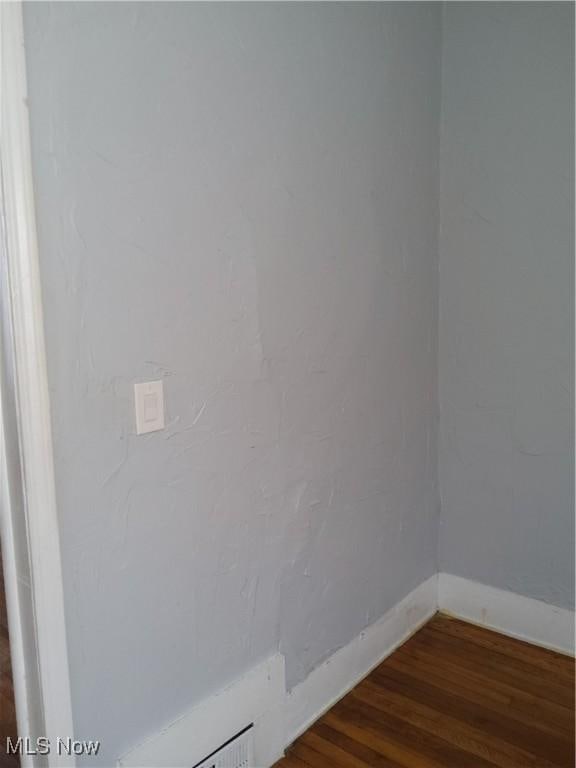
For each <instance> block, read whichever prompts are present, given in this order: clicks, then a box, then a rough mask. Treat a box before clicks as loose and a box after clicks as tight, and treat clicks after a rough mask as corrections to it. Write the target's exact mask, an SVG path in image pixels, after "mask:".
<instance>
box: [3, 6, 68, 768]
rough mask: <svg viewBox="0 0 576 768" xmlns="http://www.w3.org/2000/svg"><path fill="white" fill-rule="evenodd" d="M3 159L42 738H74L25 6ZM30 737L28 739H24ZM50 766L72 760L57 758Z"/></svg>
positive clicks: (14, 49)
mask: <svg viewBox="0 0 576 768" xmlns="http://www.w3.org/2000/svg"><path fill="white" fill-rule="evenodd" d="M0 79H1V107H0V119H1V124H0V161H1V171H2V192H3V215H4V219H5V237H6V251H7V253H6V254H5V259H6V264H5V266H6V270H5V271H6V274H7V283H8V284H7V286H6V295H3V296H2V300H3V301H8V302H9V306H10V314H11V320H12V328H13V349H14V367H15V376H14V390H15V393H16V406H17V416H18V431H19V443H20V455H21V463H22V472H23V486H24V487H23V491H24V501H25V510H26V518H27V528H28V548H29V556H30V569H31V582H32V583H31V588H32V596H33V604H34V616H35V630H36V644H37V649H38V668H39V673H40V687H41V692H42V708H43V713H44V731H45V733H44V734H43V735H45V736H47V737H48V738H50V739H54V743H55V740H56V738H57V737H58V736H60V737H63V738H65V737H67V736H70V737H72V736H73V735H74V734H73V722H72V707H71V700H70V681H69V670H68V653H67V646H66V629H65V620H64V598H63V586H62V572H61V560H60V542H59V528H58V519H57V509H56V494H55V484H54V462H53V453H52V435H51V422H50V403H49V396H48V376H47V367H46V353H45V347H44V324H43V313H42V301H41V291H40V274H39V262H38V245H37V239H36V220H35V211H34V191H33V182H32V161H31V149H30V129H29V115H28V107H27V101H26V99H27V85H26V66H25V56H24V30H23V20H22V5H21V3H20V2H11V3H0ZM23 735H26V734H23ZM48 763H49V765H50V766H52V765H54V766H56V765H58V766H63V765H73V764H74V760H73V759H69V758H67V757H65V756H63V755H60V756H59V755H56V754H52V755H51V756H50V757H49V758H48Z"/></svg>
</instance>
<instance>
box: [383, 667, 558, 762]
mask: <svg viewBox="0 0 576 768" xmlns="http://www.w3.org/2000/svg"><path fill="white" fill-rule="evenodd" d="M371 679H372V680H374V684H376V685H377V686H378V687H380V689H381V690H382V689H384V690H386V691H394V692H396V693H398V694H400V695H402V696H405V697H407V698H409V699H411V700H414V699H416V700H417V701H418V702H419V703H420V704H424V705H426V706H428V707H429V708H430V709H432V710H437V711H439V712H441V713H442V715H444V716H450V717H452V718H455V719H456V720H458V721H460V722H461V723H463V724H466V725H469V726H472V727H473V728H474V729H475V730H477V731H481V732H484V733H485V734H486V735H487V736H488V737H491V735H492V734H498V739H499V740H500V741H505V742H507V743H509V744H512V745H516V746H517V747H519V748H521V749H529V750H530V752H531V753H533V754H534V755H539V756H540V757H541V758H542V759H545V760H551V761H552V762H553V763H559V764H560V765H562V764H563V763H564V762H566V761H567V760H569V759H570V754H571V744H570V742H569V741H568V740H565V739H562V738H560V737H558V736H554V735H550V734H548V733H546V732H545V731H541V730H539V729H538V730H537V729H535V728H533V727H531V726H529V725H526V724H525V723H522V722H519V721H518V720H514V719H513V718H510V717H508V716H507V715H504V714H502V713H499V712H494V711H491V710H490V709H488V708H486V707H484V706H482V705H480V704H478V703H476V702H473V701H469V700H467V699H466V698H464V697H463V696H462V695H455V694H452V693H448V692H446V691H444V690H443V689H442V688H440V687H438V686H435V685H431V684H430V683H429V682H423V681H422V680H417V679H416V678H414V677H410V676H408V675H406V674H404V673H403V672H400V671H398V670H396V669H393V668H391V667H386V668H383V669H382V670H380V671H379V673H378V674H377V675H375V676H374V677H373V678H371Z"/></svg>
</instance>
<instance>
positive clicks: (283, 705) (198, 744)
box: [117, 576, 437, 768]
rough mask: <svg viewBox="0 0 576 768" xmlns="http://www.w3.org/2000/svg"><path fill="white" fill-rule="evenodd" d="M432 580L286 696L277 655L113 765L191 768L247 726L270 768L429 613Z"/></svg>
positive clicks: (260, 759)
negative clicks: (252, 728) (250, 729)
mask: <svg viewBox="0 0 576 768" xmlns="http://www.w3.org/2000/svg"><path fill="white" fill-rule="evenodd" d="M436 581H437V579H436V576H432V577H431V578H429V579H428V580H427V581H425V582H424V583H422V584H420V586H418V587H416V589H414V590H413V591H412V592H410V594H409V595H407V596H406V597H405V598H404V599H403V600H401V601H400V602H399V603H398V604H397V605H395V606H394V607H393V608H391V609H390V610H389V611H388V612H387V613H386V614H385V615H384V616H383V617H382V618H381V619H380V620H379V621H377V622H376V623H375V624H372V625H371V626H369V627H367V629H365V630H364V631H363V632H361V633H360V634H359V635H358V636H357V637H356V638H354V640H352V642H351V643H349V644H348V645H347V646H345V647H344V648H341V649H340V650H339V651H337V652H336V653H334V654H333V655H332V656H331V657H330V658H329V659H328V660H327V661H325V662H324V663H323V664H321V665H320V666H319V667H317V668H316V669H315V670H314V671H313V672H312V673H311V674H310V675H309V676H308V677H307V678H306V680H304V681H303V682H302V683H300V684H299V685H297V686H296V687H295V688H294V689H293V690H292V691H290V692H287V691H286V685H285V675H284V657H283V656H282V655H281V654H275V655H274V656H271V657H270V658H269V659H267V660H266V661H265V662H264V663H262V664H260V665H259V666H257V667H254V668H253V669H251V670H250V671H249V672H248V673H247V674H246V675H244V676H243V677H241V678H239V679H238V680H236V681H235V682H233V683H232V684H231V685H229V686H228V687H227V688H225V689H224V690H222V691H220V692H219V693H217V694H215V695H214V696H211V697H210V698H208V699H206V700H205V701H203V702H201V703H200V704H198V706H196V707H194V708H193V709H191V710H190V711H189V712H187V713H186V714H185V715H183V716H182V717H180V718H179V719H178V720H176V721H175V722H173V723H171V724H169V725H167V726H166V727H165V728H163V729H162V730H161V731H159V732H158V733H157V734H155V735H153V736H152V737H151V738H149V739H148V740H146V741H145V742H144V743H142V744H140V745H139V746H137V747H135V748H134V749H132V750H131V751H130V752H128V753H127V754H126V755H124V756H123V757H122V758H120V759H119V760H118V763H117V765H118V766H122V767H123V768H144V767H145V766H150V767H151V768H152V767H153V768H160V767H161V766H170V768H190V766H192V765H195V763H198V762H200V761H201V760H203V759H204V757H206V756H207V755H209V754H210V753H211V752H213V751H214V749H217V748H218V747H219V746H220V745H221V744H223V743H224V742H226V741H227V740H228V739H229V738H230V737H231V736H233V735H234V734H236V733H239V732H240V731H241V730H242V729H243V728H245V727H246V726H247V725H248V724H250V723H254V755H255V763H256V766H259V767H263V768H269V766H272V765H273V764H274V763H275V762H276V761H277V760H279V759H280V758H281V757H282V755H283V754H284V749H285V748H286V747H287V746H288V745H289V744H291V743H292V742H293V741H294V739H295V738H297V736H299V735H300V734H301V733H302V732H303V731H305V730H306V729H307V728H308V727H309V726H310V725H311V724H312V723H313V722H314V721H315V720H317V719H318V718H319V717H320V716H321V715H322V714H323V713H324V712H326V711H327V710H328V709H330V707H331V706H332V705H333V704H335V703H336V701H338V699H340V698H342V696H344V695H345V694H346V693H347V692H348V691H349V690H350V689H351V688H353V687H354V686H355V685H356V684H357V683H358V682H359V681H360V680H361V679H362V678H363V677H365V676H366V675H367V674H368V673H369V672H370V671H371V670H372V669H373V668H374V667H375V666H377V665H378V664H379V663H380V662H381V661H383V660H384V659H385V658H386V657H387V656H388V655H389V654H390V653H392V651H393V650H394V649H395V648H397V647H398V646H399V645H400V644H401V643H403V642H404V641H405V640H406V639H407V638H408V637H409V636H410V635H412V634H413V633H414V632H416V630H417V629H418V628H419V627H420V626H422V624H424V623H425V622H426V621H427V620H428V619H429V618H430V617H431V616H432V615H433V614H434V613H435V611H436V593H437V586H436Z"/></svg>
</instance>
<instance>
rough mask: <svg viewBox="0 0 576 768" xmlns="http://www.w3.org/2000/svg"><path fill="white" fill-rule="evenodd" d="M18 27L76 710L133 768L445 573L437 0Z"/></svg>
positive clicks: (80, 17) (124, 13)
mask: <svg viewBox="0 0 576 768" xmlns="http://www.w3.org/2000/svg"><path fill="white" fill-rule="evenodd" d="M25 22H26V39H27V57H28V68H29V86H30V105H31V123H32V126H31V127H32V142H33V156H34V164H35V180H36V190H37V214H38V226H39V238H40V254H41V269H42V278H43V291H44V301H45V313H46V332H47V347H48V357H49V376H50V385H51V397H52V405H53V427H54V439H55V452H56V475H57V478H56V479H57V495H58V504H59V514H60V521H61V528H62V531H61V536H62V553H63V561H64V562H63V568H64V578H65V600H66V613H67V624H68V638H69V650H70V655H71V660H70V663H71V672H72V687H73V691H72V692H73V705H74V715H75V726H76V731H77V735H78V736H81V737H90V738H101V739H102V741H103V747H102V751H101V753H100V757H99V762H100V763H101V764H102V765H110V764H111V761H112V760H113V759H114V758H116V757H117V756H118V755H119V754H120V753H122V752H124V751H125V750H126V749H127V748H128V747H130V746H132V745H133V744H134V743H135V742H138V741H139V740H141V739H142V738H143V737H145V736H146V735H148V734H149V733H150V732H154V731H156V730H157V729H158V728H159V727H160V726H161V725H163V724H165V723H167V722H169V721H170V720H172V719H173V718H175V717H176V716H177V715H179V714H180V713H181V712H183V711H184V710H186V709H187V708H189V707H190V706H191V705H192V704H194V703H195V702H197V701H198V700H200V699H202V698H204V697H206V696H207V695H209V694H210V693H211V692H213V691H215V690H216V689H217V688H219V687H220V686H221V685H222V684H223V683H225V682H227V681H229V680H231V679H233V678H235V677H236V676H238V675H239V674H240V673H242V672H243V671H244V670H245V669H247V668H249V667H251V666H252V665H253V664H254V663H256V662H257V661H258V660H259V659H261V658H263V657H265V656H267V655H268V654H270V653H272V652H273V651H275V650H276V649H277V648H280V650H281V651H282V652H284V653H285V654H286V658H287V672H288V682H289V684H290V685H293V684H294V683H296V682H298V681H299V680H301V679H302V678H304V677H305V676H306V675H307V673H308V672H309V671H310V670H311V669H312V668H313V667H314V666H316V665H317V664H318V663H319V662H320V661H321V660H322V659H324V658H325V657H326V656H328V655H329V654H331V653H332V652H333V651H334V650H335V649H337V648H338V647H340V646H342V645H344V644H345V643H347V642H348V641H349V640H351V639H352V638H353V637H354V636H356V635H357V634H358V633H359V632H360V631H361V629H362V628H363V627H364V626H366V625H367V624H369V623H371V622H373V621H374V620H375V619H377V618H378V617H379V616H380V615H381V614H382V613H383V612H384V611H386V610H387V609H388V608H390V607H391V606H392V605H393V604H394V603H396V602H397V601H398V600H399V599H400V598H401V597H402V596H403V595H405V594H406V593H407V592H409V591H410V590H411V589H412V588H413V587H415V586H416V585H417V584H418V583H420V582H421V581H422V580H424V579H425V578H426V577H428V576H430V575H431V574H433V573H434V572H435V571H436V552H437V544H436V531H437V514H438V503H437V489H436V474H437V473H436V420H437V419H436V416H437V413H436V401H437V395H436V381H437V370H436V359H437V355H436V328H437V243H436V232H437V205H438V195H437V189H438V176H437V166H438V126H439V82H440V40H439V37H440V8H439V6H437V5H435V4H422V5H418V4H409V3H406V4H404V3H402V4H391V5H377V4H361V3H358V4H356V3H354V4H350V5H347V4H324V3H320V4H317V5H316V4H299V3H295V4H255V5H250V4H231V5H215V4H214V5H213V4H168V3H158V4H155V3H144V4H133V3H130V4H108V3H102V4H90V3H78V4H68V3H56V4H54V5H49V4H44V3H41V4H26V6H25ZM550 279H551V280H554V279H555V278H554V276H553V275H552V276H551V278H550ZM158 377H163V378H164V383H165V391H166V402H167V416H168V424H167V428H166V430H165V431H164V432H159V433H154V434H150V435H146V436H141V437H137V436H136V435H135V434H134V422H133V403H132V385H133V382H134V381H135V380H146V379H155V378H158Z"/></svg>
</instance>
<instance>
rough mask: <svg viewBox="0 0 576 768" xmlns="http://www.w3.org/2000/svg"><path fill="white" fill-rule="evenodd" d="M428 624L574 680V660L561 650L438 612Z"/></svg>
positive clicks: (452, 635)
mask: <svg viewBox="0 0 576 768" xmlns="http://www.w3.org/2000/svg"><path fill="white" fill-rule="evenodd" d="M428 626H429V627H430V628H433V629H435V630H437V631H438V632H444V633H445V634H448V635H450V636H451V637H456V638H458V637H461V638H464V639H465V640H470V641H471V642H473V643H476V644H477V645H480V646H482V647H485V648H492V649H493V650H496V651H499V652H500V653H504V654H505V655H506V656H509V657H512V658H516V659H523V660H524V661H526V662H528V663H530V664H532V665H534V666H536V667H537V668H539V669H546V670H548V671H549V672H550V673H551V674H553V675H563V676H565V677H567V678H569V680H570V681H571V682H572V681H573V680H574V674H575V671H576V670H575V666H576V665H575V663H574V659H573V658H571V657H570V656H566V655H564V654H562V653H557V652H556V651H551V650H548V649H547V648H539V647H537V646H535V645H530V644H529V643H525V642H524V641H522V640H518V639H516V638H514V637H508V636H507V635H500V634H498V633H497V632H493V631H492V630H489V629H486V627H479V626H477V625H476V624H468V623H467V622H465V621H460V620H459V619H454V618H452V617H450V616H445V615H443V614H441V613H440V614H437V615H436V616H435V617H434V618H433V619H432V621H431V622H430V624H429V625H428Z"/></svg>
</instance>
